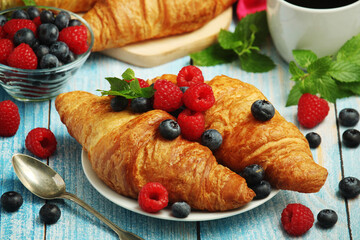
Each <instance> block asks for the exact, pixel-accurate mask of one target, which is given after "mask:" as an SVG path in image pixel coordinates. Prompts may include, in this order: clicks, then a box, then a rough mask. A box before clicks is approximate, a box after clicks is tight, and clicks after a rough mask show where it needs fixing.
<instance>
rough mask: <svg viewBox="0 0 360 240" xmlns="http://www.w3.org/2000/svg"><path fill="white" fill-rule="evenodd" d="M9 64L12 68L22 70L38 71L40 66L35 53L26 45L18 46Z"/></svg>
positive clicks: (10, 56)
mask: <svg viewBox="0 0 360 240" xmlns="http://www.w3.org/2000/svg"><path fill="white" fill-rule="evenodd" d="M7 62H8V64H9V66H10V67H14V68H21V69H36V68H37V65H38V61H37V58H36V55H35V53H34V51H33V50H32V48H31V47H30V46H29V45H28V44H26V43H21V44H20V45H19V46H17V47H16V48H15V49H14V51H13V52H12V53H11V54H10V55H9V57H8V60H7Z"/></svg>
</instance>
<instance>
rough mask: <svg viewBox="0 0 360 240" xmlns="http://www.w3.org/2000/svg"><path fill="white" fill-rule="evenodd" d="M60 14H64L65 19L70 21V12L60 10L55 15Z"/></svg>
mask: <svg viewBox="0 0 360 240" xmlns="http://www.w3.org/2000/svg"><path fill="white" fill-rule="evenodd" d="M62 15H64V16H65V17H66V18H67V19H69V21H70V19H71V16H70V13H68V12H66V11H60V12H59V13H58V14H57V17H58V16H62Z"/></svg>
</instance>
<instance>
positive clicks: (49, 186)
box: [12, 154, 143, 240]
mask: <svg viewBox="0 0 360 240" xmlns="http://www.w3.org/2000/svg"><path fill="white" fill-rule="evenodd" d="M12 165H13V168H14V171H15V174H16V175H17V176H18V178H19V180H20V181H21V182H22V184H23V185H24V186H25V187H26V188H27V189H28V190H29V191H30V192H32V193H33V194H35V195H36V196H38V197H40V198H43V199H58V198H63V199H68V200H71V201H73V202H75V203H77V204H79V205H80V206H81V207H83V208H84V209H85V210H87V211H89V212H91V213H92V214H94V215H95V216H96V217H97V218H98V219H100V220H101V221H103V222H104V223H105V224H106V225H108V226H109V227H110V228H111V229H112V230H113V231H114V232H115V233H116V234H117V235H118V237H119V239H128V240H141V239H142V240H143V238H141V237H139V236H137V235H135V234H133V233H131V232H128V231H125V230H123V229H121V228H119V227H118V226H117V225H115V224H114V223H113V222H111V221H110V220H108V219H107V218H105V217H104V216H103V215H101V214H100V213H99V212H97V211H96V210H95V209H93V208H92V207H90V206H89V205H88V204H86V203H85V202H84V201H82V200H81V199H80V198H78V197H77V196H76V195H74V194H72V193H69V192H66V187H65V182H64V180H63V178H62V177H61V176H60V175H59V174H58V173H57V172H55V171H54V170H53V169H52V168H51V167H49V166H48V165H46V164H44V163H43V162H41V161H39V160H37V159H36V158H33V157H31V156H28V155H25V154H15V155H14V156H13V157H12Z"/></svg>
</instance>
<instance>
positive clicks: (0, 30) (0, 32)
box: [0, 26, 6, 39]
mask: <svg viewBox="0 0 360 240" xmlns="http://www.w3.org/2000/svg"><path fill="white" fill-rule="evenodd" d="M5 37H6V32H5V31H4V28H3V27H2V26H0V39H3V38H5Z"/></svg>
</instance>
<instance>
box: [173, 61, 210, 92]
mask: <svg viewBox="0 0 360 240" xmlns="http://www.w3.org/2000/svg"><path fill="white" fill-rule="evenodd" d="M176 81H177V85H178V86H179V87H191V86H192V85H194V84H197V83H203V82H204V77H203V75H202V72H201V70H200V69H199V68H198V67H195V66H192V65H189V66H185V67H183V68H182V69H181V70H180V71H179V73H178V75H177V78H176Z"/></svg>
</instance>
